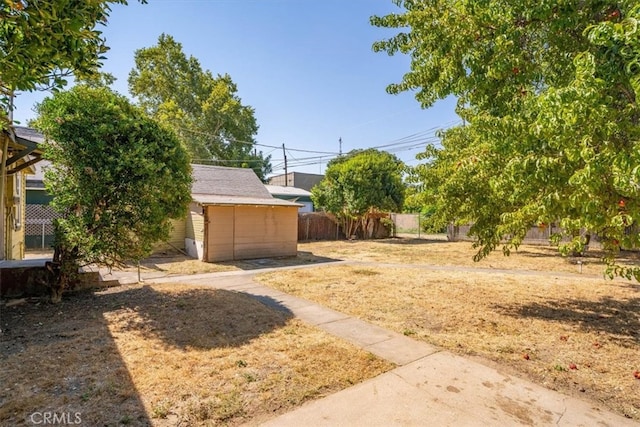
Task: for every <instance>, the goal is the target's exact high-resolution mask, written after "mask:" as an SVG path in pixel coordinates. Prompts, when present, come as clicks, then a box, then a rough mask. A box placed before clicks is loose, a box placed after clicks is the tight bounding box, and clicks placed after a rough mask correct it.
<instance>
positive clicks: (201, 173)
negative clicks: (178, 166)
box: [191, 165, 298, 206]
mask: <svg viewBox="0 0 640 427" xmlns="http://www.w3.org/2000/svg"><path fill="white" fill-rule="evenodd" d="M191 167H192V170H193V172H192V176H193V184H191V196H192V197H193V199H194V200H195V201H196V202H199V203H202V204H224V205H234V204H245V205H248V204H251V205H274V206H276V205H277V206H298V205H296V204H295V203H291V202H287V201H286V200H280V199H276V198H274V197H273V196H272V195H271V194H270V193H269V191H268V190H267V188H266V187H265V186H264V184H263V183H262V182H261V181H260V178H258V176H257V175H256V174H255V172H254V171H253V169H248V168H227V167H223V166H207V165H191ZM283 202H285V203H283Z"/></svg>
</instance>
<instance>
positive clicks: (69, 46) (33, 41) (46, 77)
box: [0, 0, 146, 127]
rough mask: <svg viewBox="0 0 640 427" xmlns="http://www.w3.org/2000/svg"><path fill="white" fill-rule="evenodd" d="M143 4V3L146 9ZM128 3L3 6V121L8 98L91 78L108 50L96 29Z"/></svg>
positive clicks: (38, 0) (7, 0)
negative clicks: (68, 80)
mask: <svg viewBox="0 0 640 427" xmlns="http://www.w3.org/2000/svg"><path fill="white" fill-rule="evenodd" d="M145 2H146V1H145V0H141V3H145ZM112 4H127V1H126V0H93V1H77V0H73V1H70V0H29V1H26V0H0V115H1V117H0V121H2V122H3V127H4V126H5V125H6V120H7V113H8V109H9V108H11V105H10V96H11V94H12V93H13V92H14V91H32V90H35V89H37V88H38V87H39V86H45V87H51V88H61V87H62V86H64V85H65V84H66V80H65V77H67V76H69V75H70V74H72V73H75V74H76V75H79V76H83V75H87V74H91V73H92V72H93V71H95V70H96V69H98V68H99V67H100V65H101V63H100V61H101V60H102V59H104V58H103V57H102V55H103V54H104V53H105V52H106V51H107V50H108V48H107V46H106V45H105V41H104V38H102V36H101V32H100V31H99V30H98V29H96V25H97V24H98V23H102V24H104V23H105V22H106V21H107V18H108V16H109V12H110V6H111V5H112Z"/></svg>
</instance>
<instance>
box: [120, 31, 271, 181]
mask: <svg viewBox="0 0 640 427" xmlns="http://www.w3.org/2000/svg"><path fill="white" fill-rule="evenodd" d="M135 64H136V65H135V68H134V69H133V70H131V73H130V74H129V90H130V92H131V94H132V95H133V96H135V97H137V98H138V100H139V102H140V105H141V106H142V108H144V109H145V111H147V113H148V114H149V115H150V116H152V117H154V118H156V119H157V120H159V121H160V122H162V123H164V124H166V125H168V126H169V127H171V128H172V129H173V130H174V131H175V132H176V134H177V135H178V136H179V137H180V139H181V140H182V141H184V142H185V144H186V146H187V147H188V149H189V151H190V152H191V155H192V157H193V159H194V162H195V163H204V164H220V165H221V166H231V167H247V166H248V167H251V168H253V169H254V171H255V172H256V174H257V175H258V176H259V177H260V178H261V179H262V180H263V181H264V180H265V179H266V176H267V174H269V173H270V172H271V163H270V157H266V158H265V157H264V156H263V155H262V152H254V148H253V146H254V144H255V140H254V136H255V134H256V133H257V132H258V124H257V122H256V119H255V116H254V110H253V108H251V107H250V106H245V105H242V102H241V99H240V97H238V95H237V92H238V89H237V87H236V84H235V83H234V82H233V81H232V80H231V77H230V76H229V75H227V74H225V75H218V76H216V77H214V76H213V75H212V74H211V72H210V71H204V70H202V67H201V66H200V62H199V61H198V60H197V59H196V58H194V57H193V56H190V57H188V58H187V56H186V55H185V54H184V52H183V51H182V45H181V44H180V43H178V42H176V41H175V40H174V39H173V37H171V36H169V35H165V34H162V35H161V36H160V38H159V39H158V44H157V45H156V46H153V47H149V48H144V49H140V50H138V51H136V54H135Z"/></svg>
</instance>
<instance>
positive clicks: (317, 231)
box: [298, 212, 390, 242]
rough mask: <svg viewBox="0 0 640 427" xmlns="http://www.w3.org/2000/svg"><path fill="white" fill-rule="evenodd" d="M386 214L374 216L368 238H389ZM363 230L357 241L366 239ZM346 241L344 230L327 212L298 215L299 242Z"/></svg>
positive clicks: (301, 213)
mask: <svg viewBox="0 0 640 427" xmlns="http://www.w3.org/2000/svg"><path fill="white" fill-rule="evenodd" d="M388 217H389V215H388V214H386V213H380V214H372V215H371V216H370V221H369V224H368V230H367V233H366V234H367V236H368V237H367V238H372V239H384V238H387V237H389V235H390V233H389V229H388V227H387V226H385V225H384V222H383V220H384V219H385V218H388ZM362 234H363V232H362V230H360V231H359V233H358V235H357V236H356V238H357V239H363V238H365V237H364V236H363V235H362ZM343 239H346V236H345V235H344V232H343V231H342V228H341V227H340V226H339V225H338V224H337V222H336V221H335V220H334V218H333V217H332V216H331V215H330V214H327V213H325V212H300V213H298V241H299V242H308V241H311V240H343Z"/></svg>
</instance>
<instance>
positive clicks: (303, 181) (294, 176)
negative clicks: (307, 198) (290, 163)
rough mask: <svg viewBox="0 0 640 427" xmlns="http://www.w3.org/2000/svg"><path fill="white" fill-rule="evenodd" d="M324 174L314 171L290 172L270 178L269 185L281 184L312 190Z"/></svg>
mask: <svg viewBox="0 0 640 427" xmlns="http://www.w3.org/2000/svg"><path fill="white" fill-rule="evenodd" d="M323 178H324V175H318V174H314V173H302V172H289V173H287V174H284V175H275V176H272V177H271V178H269V185H281V186H283V187H296V188H302V189H303V190H307V191H311V189H312V188H313V187H314V186H315V185H317V184H318V183H319V182H320V181H322V179H323Z"/></svg>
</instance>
